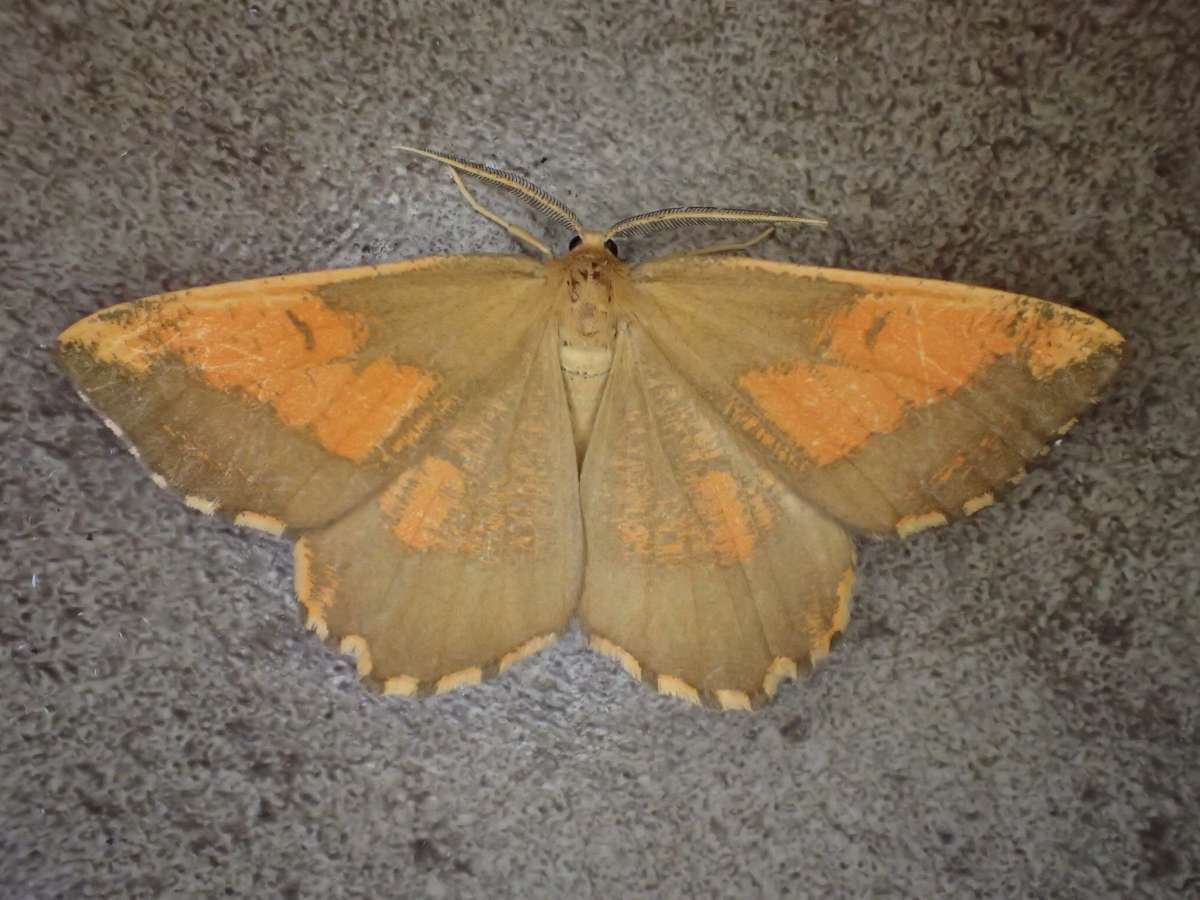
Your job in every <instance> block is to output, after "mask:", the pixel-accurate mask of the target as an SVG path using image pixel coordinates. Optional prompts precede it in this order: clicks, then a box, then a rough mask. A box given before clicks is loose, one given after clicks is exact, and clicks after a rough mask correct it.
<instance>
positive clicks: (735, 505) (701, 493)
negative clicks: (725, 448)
mask: <svg viewBox="0 0 1200 900" xmlns="http://www.w3.org/2000/svg"><path fill="white" fill-rule="evenodd" d="M692 491H693V492H694V494H695V497H696V509H697V511H698V512H699V514H700V517H701V518H702V519H703V520H704V524H705V525H706V526H707V528H708V534H709V543H710V546H711V547H712V549H713V552H714V553H716V555H717V558H718V559H720V560H721V561H722V562H735V561H736V562H744V561H745V560H748V559H749V558H750V557H751V555H752V554H753V552H754V544H755V540H756V538H755V531H754V524H753V520H752V518H751V515H750V510H749V509H747V508H746V504H745V503H744V502H743V500H742V498H741V497H740V496H739V492H738V486H737V482H736V481H734V479H733V476H732V475H730V474H729V473H728V472H720V471H711V472H707V473H705V474H704V475H703V476H701V477H700V478H698V479H696V481H695V482H694V483H693V484H692Z"/></svg>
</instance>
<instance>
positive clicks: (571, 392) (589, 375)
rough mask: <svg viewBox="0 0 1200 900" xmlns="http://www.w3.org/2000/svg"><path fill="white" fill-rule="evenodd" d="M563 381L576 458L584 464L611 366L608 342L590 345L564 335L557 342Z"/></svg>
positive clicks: (611, 357) (610, 348)
mask: <svg viewBox="0 0 1200 900" xmlns="http://www.w3.org/2000/svg"><path fill="white" fill-rule="evenodd" d="M559 360H560V361H561V363H562V373H563V383H564V384H565V385H566V388H567V406H568V408H569V409H570V411H571V430H572V432H574V435H575V459H576V462H578V463H579V464H580V465H582V464H583V455H584V453H585V452H586V451H587V445H588V439H589V438H590V437H591V435H592V424H593V423H594V422H595V421H596V410H597V409H598V408H599V407H600V398H601V397H602V396H604V385H605V384H606V383H607V382H608V371H609V369H611V368H612V360H613V348H612V345H611V344H608V345H606V346H599V347H589V346H586V345H581V344H574V343H571V342H570V341H569V340H568V339H567V336H566V335H563V338H562V340H560V342H559Z"/></svg>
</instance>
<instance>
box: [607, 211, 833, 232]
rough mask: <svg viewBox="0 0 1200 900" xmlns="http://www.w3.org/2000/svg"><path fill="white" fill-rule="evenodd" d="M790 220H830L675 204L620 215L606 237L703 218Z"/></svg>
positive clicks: (693, 222)
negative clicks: (624, 215) (650, 210)
mask: <svg viewBox="0 0 1200 900" xmlns="http://www.w3.org/2000/svg"><path fill="white" fill-rule="evenodd" d="M714 221H717V222H771V223H784V222H790V223H792V224H795V225H817V226H824V225H828V224H829V223H828V222H827V221H826V220H825V219H822V218H821V217H820V216H814V215H809V216H794V215H789V214H788V213H777V212H771V211H770V210H766V209H722V208H720V207H713V206H677V207H672V208H671V209H656V210H655V211H654V212H647V213H641V214H639V215H636V216H630V217H629V218H628V219H622V220H621V221H620V222H618V223H617V224H616V225H613V226H612V227H611V228H609V229H608V231H607V232H605V234H604V237H605V239H609V238H614V237H616V236H617V235H619V234H630V235H634V236H638V237H643V236H645V235H649V234H655V233H657V232H659V231H668V230H670V229H672V228H684V227H686V226H688V225H702V224H704V223H706V222H714Z"/></svg>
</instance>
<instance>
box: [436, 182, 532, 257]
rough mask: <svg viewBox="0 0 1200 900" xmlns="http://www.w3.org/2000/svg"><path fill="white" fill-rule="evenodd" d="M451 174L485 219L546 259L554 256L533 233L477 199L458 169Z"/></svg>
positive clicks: (474, 207) (472, 205)
mask: <svg viewBox="0 0 1200 900" xmlns="http://www.w3.org/2000/svg"><path fill="white" fill-rule="evenodd" d="M450 176H451V177H452V178H453V179H454V183H455V184H457V185H458V189H459V190H460V191H462V195H463V196H464V197H466V198H467V203H469V204H471V209H473V210H475V212H477V213H479V214H480V215H481V216H483V217H484V218H485V219H487V220H489V221H491V222H495V223H496V224H497V225H499V226H500V227H501V228H503V229H504V230H505V231H507V232H508V233H509V234H510V235H512V236H513V237H514V238H516V239H517V240H518V241H520V242H521V243H522V244H525V245H526V246H529V247H532V248H533V249H534V250H537V251H538V252H539V253H541V254H542V256H544V257H545V258H546V259H551V258H553V256H554V254H553V253H551V252H550V248H549V247H547V246H546V245H545V244H543V243H542V242H541V241H539V240H538V239H537V238H535V237H534V236H533V235H532V234H530V233H529V232H528V231H526V230H525V229H524V228H522V227H521V226H520V225H513V224H511V223H510V222H505V221H504V220H503V219H502V218H500V217H499V216H498V215H496V214H495V213H494V212H492V211H491V210H490V209H488V208H487V207H485V206H484V205H483V204H482V203H480V202H479V201H478V200H476V199H475V198H474V197H473V196H472V195H471V192H470V191H468V190H467V186H466V185H465V184H463V180H462V178H461V177H460V176H459V174H458V173H457V172H456V171H454V170H453V169H451V170H450Z"/></svg>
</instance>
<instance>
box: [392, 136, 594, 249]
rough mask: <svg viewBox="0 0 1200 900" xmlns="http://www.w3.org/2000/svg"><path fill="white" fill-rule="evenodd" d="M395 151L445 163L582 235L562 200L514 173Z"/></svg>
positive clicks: (420, 150) (427, 153) (434, 155)
mask: <svg viewBox="0 0 1200 900" xmlns="http://www.w3.org/2000/svg"><path fill="white" fill-rule="evenodd" d="M395 149H397V150H407V151H408V152H409V153H416V154H417V155H419V156H424V157H428V158H429V159H433V160H436V161H437V162H440V163H444V164H445V165H447V166H449V167H450V168H451V169H454V170H456V171H458V172H462V173H463V174H465V175H470V176H472V177H474V178H478V179H479V180H480V181H486V182H489V183H490V184H495V185H498V186H499V187H501V188H503V189H504V190H506V191H508V192H509V193H510V194H513V195H515V196H517V197H518V198H520V199H521V200H523V201H524V202H525V203H528V204H529V205H530V206H532V207H533V208H534V209H538V210H541V211H542V212H544V213H546V214H547V215H548V216H550V218H552V219H554V221H556V222H558V223H560V224H562V225H566V226H567V227H568V228H571V229H573V230H574V232H575V233H576V234H578V235H582V234H583V225H582V224H580V222H579V216H577V215H575V213H574V211H573V210H572V209H571V208H570V207H569V206H567V205H566V204H565V203H563V202H562V201H561V200H556V199H555V198H554V197H551V196H550V195H549V194H547V193H546V192H545V191H543V190H542V189H541V188H540V187H538V186H537V185H535V184H532V183H531V182H529V181H528V180H526V179H524V178H522V177H521V176H520V175H517V174H516V173H515V172H506V171H504V170H503V169H495V168H492V167H491V166H485V165H483V164H482V163H474V162H471V161H470V160H466V159H462V158H461V157H458V156H451V155H450V154H448V153H437V152H435V151H433V150H425V149H423V148H421V147H408V146H406V145H404V144H396V145H395Z"/></svg>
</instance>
